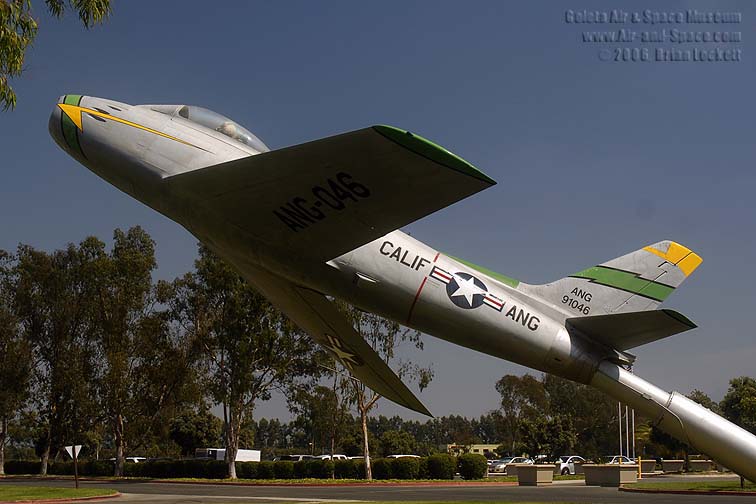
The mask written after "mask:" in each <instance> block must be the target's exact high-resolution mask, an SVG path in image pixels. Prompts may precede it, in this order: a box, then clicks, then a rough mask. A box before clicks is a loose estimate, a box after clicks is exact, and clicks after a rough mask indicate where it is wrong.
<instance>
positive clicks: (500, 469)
mask: <svg viewBox="0 0 756 504" xmlns="http://www.w3.org/2000/svg"><path fill="white" fill-rule="evenodd" d="M498 462H499V463H498V464H496V465H494V468H493V470H491V472H497V473H506V472H507V466H510V465H514V464H532V463H533V461H532V460H530V459H529V458H525V457H506V458H503V459H501V460H499V461H498Z"/></svg>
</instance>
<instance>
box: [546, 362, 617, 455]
mask: <svg viewBox="0 0 756 504" xmlns="http://www.w3.org/2000/svg"><path fill="white" fill-rule="evenodd" d="M542 381H543V387H544V390H545V392H546V397H547V400H548V407H547V412H548V414H549V415H550V416H552V417H555V416H558V415H562V416H567V417H569V418H570V419H571V420H572V426H573V428H574V433H575V443H576V444H575V448H576V450H577V452H579V453H580V454H581V455H583V456H585V457H588V458H593V459H598V457H600V456H603V455H606V454H607V453H610V452H613V451H615V449H616V448H615V447H616V444H617V436H616V426H617V402H616V401H615V400H614V399H612V398H610V397H609V396H607V395H606V394H604V393H603V392H601V391H599V390H596V389H595V388H593V387H589V386H588V385H583V384H582V383H576V382H573V381H570V380H567V379H565V378H560V377H558V376H554V375H550V374H545V375H544V376H543V379H542Z"/></svg>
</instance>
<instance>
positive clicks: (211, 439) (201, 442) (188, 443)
mask: <svg viewBox="0 0 756 504" xmlns="http://www.w3.org/2000/svg"><path fill="white" fill-rule="evenodd" d="M170 431H171V434H170V436H171V439H172V440H173V441H174V442H175V443H176V444H177V445H179V446H180V447H181V455H183V456H184V457H190V456H192V455H194V451H195V450H196V449H197V448H212V447H214V446H218V444H219V443H220V442H221V437H222V434H223V423H222V422H221V420H220V418H218V417H217V416H215V415H213V414H212V413H211V412H210V410H209V409H207V407H206V406H205V407H201V408H198V409H197V410H188V411H184V412H182V413H180V414H179V415H178V416H176V417H174V418H173V419H172V420H171V424H170Z"/></svg>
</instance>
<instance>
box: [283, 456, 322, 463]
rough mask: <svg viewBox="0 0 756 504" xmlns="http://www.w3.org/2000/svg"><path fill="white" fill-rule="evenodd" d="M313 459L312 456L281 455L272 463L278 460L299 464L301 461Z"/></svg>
mask: <svg viewBox="0 0 756 504" xmlns="http://www.w3.org/2000/svg"><path fill="white" fill-rule="evenodd" d="M314 458H315V457H313V456H312V455H281V456H280V457H276V458H274V459H273V461H274V462H277V461H279V460H290V461H291V462H299V461H301V460H312V459H314Z"/></svg>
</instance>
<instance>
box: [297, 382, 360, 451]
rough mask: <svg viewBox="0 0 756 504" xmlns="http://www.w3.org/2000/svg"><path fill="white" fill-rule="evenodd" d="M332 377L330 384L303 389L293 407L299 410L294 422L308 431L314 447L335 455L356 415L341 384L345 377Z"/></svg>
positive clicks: (306, 433) (306, 432)
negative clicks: (351, 412) (350, 412)
mask: <svg viewBox="0 0 756 504" xmlns="http://www.w3.org/2000/svg"><path fill="white" fill-rule="evenodd" d="M329 378H332V380H331V382H332V385H331V386H330V387H326V386H324V385H318V386H316V387H315V388H314V389H313V390H301V391H300V392H299V393H298V394H297V395H296V397H295V398H294V401H293V403H292V404H291V405H290V408H291V409H292V411H294V412H295V413H297V418H296V419H295V421H294V423H295V424H296V425H297V426H298V427H299V428H300V429H302V430H303V431H304V433H305V435H306V437H307V439H309V441H308V443H309V444H311V446H312V448H313V450H314V451H317V452H319V453H330V454H331V455H333V454H334V453H335V450H336V447H337V446H338V445H339V442H340V441H341V437H342V435H343V434H344V432H345V431H346V430H347V424H348V422H350V421H351V420H352V416H351V415H350V414H349V404H348V403H347V402H346V400H345V399H344V394H343V393H342V392H343V390H340V389H339V386H338V385H339V378H341V377H340V376H339V374H336V373H334V374H333V375H332V376H331V377H329Z"/></svg>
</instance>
